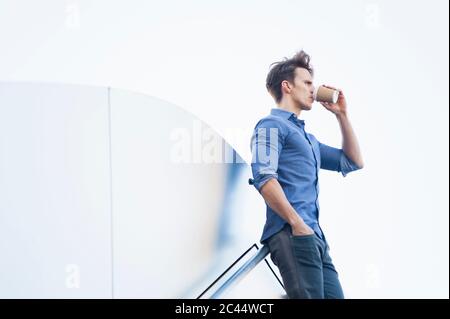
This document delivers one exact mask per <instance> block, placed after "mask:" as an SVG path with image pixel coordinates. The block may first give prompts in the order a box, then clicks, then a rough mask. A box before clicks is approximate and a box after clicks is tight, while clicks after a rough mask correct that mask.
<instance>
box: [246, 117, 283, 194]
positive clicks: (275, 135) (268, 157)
mask: <svg viewBox="0 0 450 319" xmlns="http://www.w3.org/2000/svg"><path fill="white" fill-rule="evenodd" d="M284 133H285V132H284V128H283V126H282V125H281V124H280V123H279V122H278V121H277V120H274V119H262V120H260V121H259V122H258V123H257V124H256V126H255V129H254V131H253V134H252V138H251V145H250V148H251V151H252V163H251V168H252V174H253V186H254V187H255V188H256V189H257V190H258V192H260V193H261V188H262V186H263V185H264V184H265V183H267V182H268V181H269V180H270V179H272V178H275V179H278V173H277V171H278V160H279V157H280V154H281V150H282V148H283V144H284V137H285V134H284Z"/></svg>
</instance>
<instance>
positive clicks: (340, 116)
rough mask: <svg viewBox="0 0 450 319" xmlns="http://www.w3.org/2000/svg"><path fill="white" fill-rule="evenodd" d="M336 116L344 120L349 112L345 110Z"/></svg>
mask: <svg viewBox="0 0 450 319" xmlns="http://www.w3.org/2000/svg"><path fill="white" fill-rule="evenodd" d="M336 118H337V119H338V120H339V121H342V120H344V119H347V112H343V113H338V114H336Z"/></svg>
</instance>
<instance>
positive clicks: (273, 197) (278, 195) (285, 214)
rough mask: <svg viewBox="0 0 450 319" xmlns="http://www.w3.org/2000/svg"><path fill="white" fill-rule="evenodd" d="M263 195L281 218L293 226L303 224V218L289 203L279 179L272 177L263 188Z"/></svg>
mask: <svg viewBox="0 0 450 319" xmlns="http://www.w3.org/2000/svg"><path fill="white" fill-rule="evenodd" d="M261 195H262V197H263V198H264V200H265V201H266V203H267V205H269V206H270V208H272V209H273V210H274V211H275V212H276V213H277V214H278V215H280V217H281V218H283V219H284V220H285V221H287V222H288V223H289V224H290V225H291V226H298V225H303V224H304V221H303V219H302V218H301V217H300V216H299V215H298V214H297V212H296V211H295V209H294V207H292V205H291V204H290V203H289V201H288V200H287V198H286V195H285V194H284V191H283V188H281V185H280V183H279V182H278V180H277V179H275V178H272V179H270V180H269V181H267V182H266V183H265V184H264V185H263V186H262V188H261Z"/></svg>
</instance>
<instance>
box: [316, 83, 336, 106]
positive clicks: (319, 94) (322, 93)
mask: <svg viewBox="0 0 450 319" xmlns="http://www.w3.org/2000/svg"><path fill="white" fill-rule="evenodd" d="M313 97H314V100H315V101H317V102H329V103H336V102H337V100H338V97H339V91H338V90H333V89H329V88H327V87H324V86H323V85H321V86H318V87H317V88H316V89H315V90H314V96H313Z"/></svg>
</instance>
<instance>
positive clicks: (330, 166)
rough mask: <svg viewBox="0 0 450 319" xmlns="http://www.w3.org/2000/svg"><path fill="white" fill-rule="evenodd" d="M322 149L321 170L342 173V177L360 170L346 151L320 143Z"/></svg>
mask: <svg viewBox="0 0 450 319" xmlns="http://www.w3.org/2000/svg"><path fill="white" fill-rule="evenodd" d="M319 148H320V168H322V169H326V170H330V171H337V172H341V174H342V176H344V177H345V176H346V175H347V174H348V173H350V172H353V171H356V170H358V169H360V168H361V167H359V166H358V165H356V164H355V163H354V162H353V161H352V160H351V159H350V158H348V157H347V155H345V153H344V151H343V150H342V149H339V148H335V147H331V146H328V145H326V144H322V143H320V142H319Z"/></svg>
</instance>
